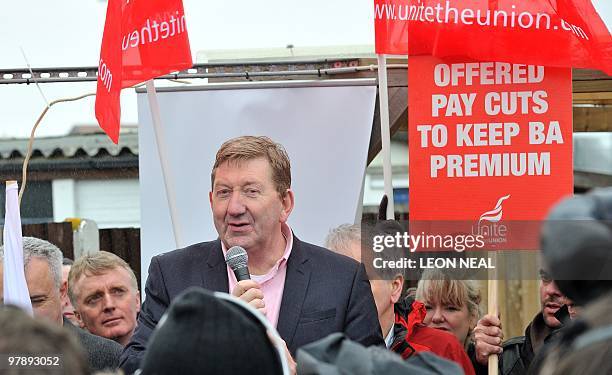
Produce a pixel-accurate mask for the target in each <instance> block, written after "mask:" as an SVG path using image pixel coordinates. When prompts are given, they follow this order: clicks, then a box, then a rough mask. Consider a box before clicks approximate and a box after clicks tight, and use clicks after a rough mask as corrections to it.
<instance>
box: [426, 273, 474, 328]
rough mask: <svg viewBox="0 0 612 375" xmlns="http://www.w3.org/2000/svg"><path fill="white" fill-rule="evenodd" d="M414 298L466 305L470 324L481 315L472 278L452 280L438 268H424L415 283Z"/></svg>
mask: <svg viewBox="0 0 612 375" xmlns="http://www.w3.org/2000/svg"><path fill="white" fill-rule="evenodd" d="M416 299H417V300H418V301H422V302H428V301H432V302H433V301H436V302H439V303H441V304H442V305H450V306H457V307H463V306H466V307H467V310H468V314H469V316H470V326H471V328H473V327H474V326H476V322H478V319H480V317H481V315H482V310H481V308H480V302H481V300H482V298H481V295H480V289H479V288H478V285H477V284H476V282H475V281H474V280H454V279H451V278H450V277H449V276H448V275H446V274H444V273H443V272H441V271H439V270H426V271H425V272H423V276H422V277H421V280H419V284H418V285H417V290H416Z"/></svg>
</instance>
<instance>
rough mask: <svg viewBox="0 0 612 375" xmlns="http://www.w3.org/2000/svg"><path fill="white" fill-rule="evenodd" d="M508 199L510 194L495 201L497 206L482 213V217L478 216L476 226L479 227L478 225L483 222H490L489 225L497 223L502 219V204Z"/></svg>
mask: <svg viewBox="0 0 612 375" xmlns="http://www.w3.org/2000/svg"><path fill="white" fill-rule="evenodd" d="M508 198H510V194H508V195H504V196H503V197H501V198H499V199H498V200H497V204H496V205H495V208H494V209H492V210H490V211H487V212H485V213H483V214H482V215H480V218H479V219H478V225H480V223H481V222H482V221H483V220H485V221H488V222H491V223H497V222H499V221H500V220H501V219H502V216H503V213H504V212H503V209H502V203H503V201H505V200H506V199H508Z"/></svg>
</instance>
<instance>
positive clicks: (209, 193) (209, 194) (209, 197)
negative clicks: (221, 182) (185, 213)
mask: <svg viewBox="0 0 612 375" xmlns="http://www.w3.org/2000/svg"><path fill="white" fill-rule="evenodd" d="M208 201H209V202H210V206H211V207H212V191H209V192H208Z"/></svg>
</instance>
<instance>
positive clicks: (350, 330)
mask: <svg viewBox="0 0 612 375" xmlns="http://www.w3.org/2000/svg"><path fill="white" fill-rule="evenodd" d="M226 267H227V266H226V263H225V260H224V258H223V252H222V250H221V242H220V240H216V241H212V242H202V243H198V244H195V245H191V246H188V247H186V248H183V249H179V250H175V251H171V252H169V253H165V254H162V255H158V256H155V257H153V259H151V264H150V266H149V275H148V278H147V282H146V286H145V292H146V299H145V301H144V303H143V305H142V309H141V312H140V315H139V316H138V326H137V327H136V332H135V333H134V335H133V336H132V339H131V341H130V343H129V344H128V345H127V346H126V347H125V349H124V351H123V353H122V355H121V367H122V368H123V369H124V371H126V373H128V374H130V373H132V372H133V371H135V370H136V369H138V367H139V364H140V361H141V359H142V358H143V357H144V352H145V350H146V345H147V341H148V340H149V337H150V336H151V333H152V332H153V329H154V328H155V326H156V325H157V323H158V322H159V320H160V318H161V317H162V315H163V314H164V312H165V311H166V309H167V308H168V306H169V305H170V303H171V302H172V300H173V299H174V298H175V297H176V296H177V295H179V294H180V293H181V292H182V291H184V290H185V289H187V288H188V287H190V286H200V287H203V288H205V289H209V290H212V291H219V292H225V293H228V278H227V268H226ZM277 329H278V332H279V333H280V336H281V337H282V338H283V339H284V340H285V342H286V343H287V347H288V348H289V350H290V351H291V353H292V354H293V355H295V353H296V351H297V349H298V348H299V347H301V346H303V345H306V344H309V343H311V342H313V341H316V340H319V339H321V338H323V337H326V336H327V335H329V334H331V333H334V332H344V333H345V334H346V335H347V336H348V337H349V338H350V339H352V340H354V341H357V342H359V343H361V344H363V345H366V346H369V345H383V344H384V342H383V338H382V333H381V329H380V324H379V322H378V314H377V312H376V305H375V304H374V298H373V297H372V291H371V289H370V283H369V281H368V278H367V276H366V273H365V268H364V267H363V265H362V264H360V263H358V262H356V261H355V260H353V259H350V258H348V257H345V256H342V255H338V254H336V253H334V252H332V251H330V250H328V249H325V248H322V247H319V246H315V245H312V244H309V243H306V242H302V241H300V240H299V239H297V238H296V237H295V236H294V237H293V248H292V249H291V255H290V256H289V259H288V261H287V276H286V279H285V288H284V291H283V297H282V300H281V306H280V312H279V318H278V326H277ZM236 339H237V340H239V339H240V338H239V337H237V338H236Z"/></svg>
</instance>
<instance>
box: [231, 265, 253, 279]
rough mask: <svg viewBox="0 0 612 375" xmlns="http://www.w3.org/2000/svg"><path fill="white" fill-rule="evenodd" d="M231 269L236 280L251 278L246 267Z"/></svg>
mask: <svg viewBox="0 0 612 375" xmlns="http://www.w3.org/2000/svg"><path fill="white" fill-rule="evenodd" d="M233 271H234V275H235V276H236V280H238V281H242V280H251V275H250V274H249V268H248V267H241V268H236V269H234V270H233Z"/></svg>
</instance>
